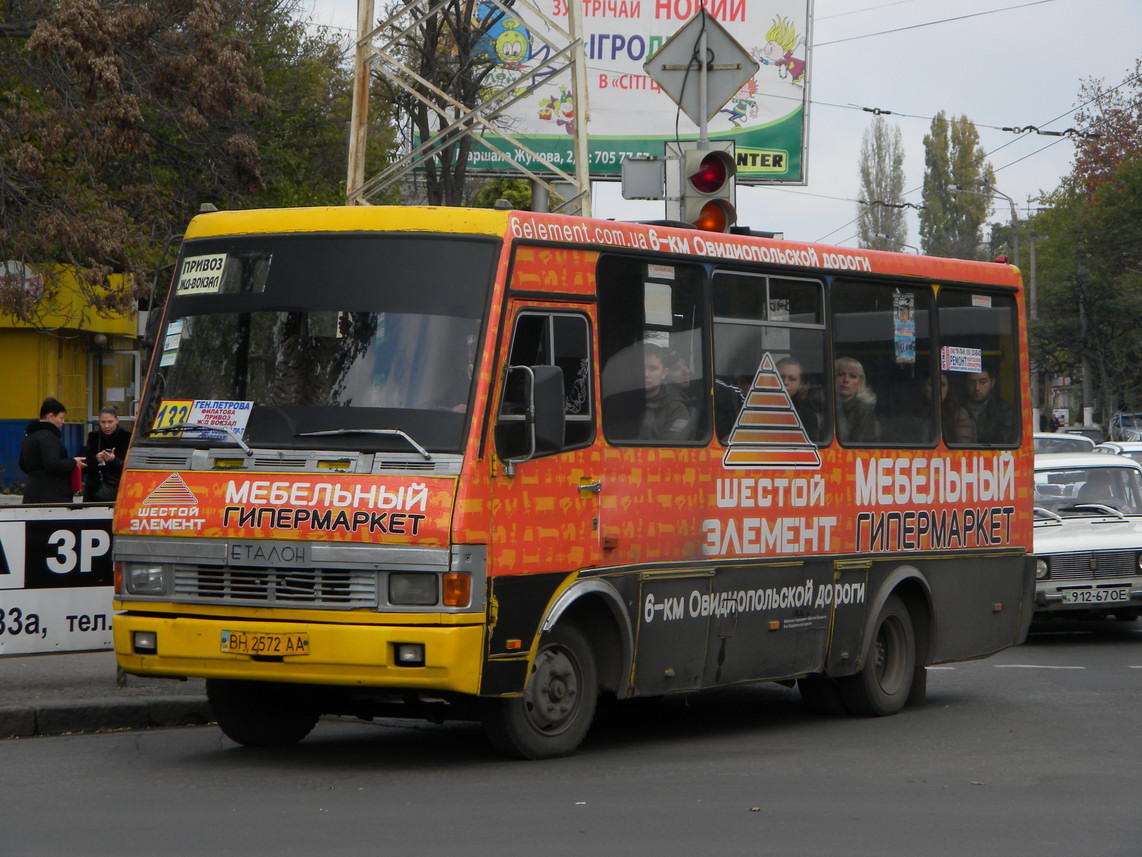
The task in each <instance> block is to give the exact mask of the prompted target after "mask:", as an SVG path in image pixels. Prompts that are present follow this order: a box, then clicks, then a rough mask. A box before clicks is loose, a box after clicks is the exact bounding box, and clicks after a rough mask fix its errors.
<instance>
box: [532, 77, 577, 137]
mask: <svg viewBox="0 0 1142 857" xmlns="http://www.w3.org/2000/svg"><path fill="white" fill-rule="evenodd" d="M539 118H540V119H542V120H543V121H545V122H550V121H552V120H553V119H554V120H555V124H556V125H559V126H560V127H561V128H563V129H564V130H566V131H567V133H568V134H574V133H575V101H574V99H573V98H572V97H571V92H570V91H569V90H568V89H567V87H566V86H561V87H559V95H558V96H555V95H549V96H546V97H544V98H543V99H542V100H541V101H540V102H539Z"/></svg>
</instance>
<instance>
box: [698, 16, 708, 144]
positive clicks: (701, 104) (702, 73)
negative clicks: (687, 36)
mask: <svg viewBox="0 0 1142 857" xmlns="http://www.w3.org/2000/svg"><path fill="white" fill-rule="evenodd" d="M701 14H703V15H705V14H706V10H705V9H703V10H702V12H701ZM708 50H709V48H708V47H707V44H706V28H705V27H703V28H702V32H701V34H700V35H699V36H698V115H699V118H700V119H701V121H700V122H699V123H698V146H697V148H699V149H708V148H710V139H709V130H708V128H709V120H708V119H707V118H706V113H707V110H708V107H707V104H706V102H707V99H708V97H709V88H708V87H709V82H708V76H709V66H710V58H709V56H708V55H707V53H706V52H707V51H708Z"/></svg>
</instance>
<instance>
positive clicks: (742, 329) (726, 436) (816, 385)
mask: <svg viewBox="0 0 1142 857" xmlns="http://www.w3.org/2000/svg"><path fill="white" fill-rule="evenodd" d="M711 293H712V297H713V306H714V373H715V375H714V377H715V379H716V383H717V389H716V390H715V395H714V401H715V418H716V420H717V432H718V440H720V441H721V442H722V443H723V444H726V443H731V442H733V440H732V438H733V430H734V426H735V424H736V422H737V419H738V413H739V411H740V410H741V409H742V407H743V406H744V405H745V403H746V402H747V401H748V400H749V398H750V393H751V391H752V390H753V389H754V387H755V384H760V385H761V389H764V388H765V386H766V384H767V383H769V381H767V380H766V379H765V378H764V377H759V373H761V375H764V374H766V373H772V372H776V373H777V375H778V377H779V378H780V380H781V383H782V384H783V385H784V387H785V392H786V394H787V395H788V396H789V400H790V404H791V405H792V407H793V410H794V411H795V412H796V415H797V419H798V421H799V422H800V424H801V427H802V428H803V429H804V431H805V436H806V437H807V438H808V439H809V440H810V441H812V442H813V443H814V444H816V445H817V446H824V445H825V444H827V443H828V442H829V440H830V439H831V437H832V420H831V417H830V416H829V415H830V409H829V401H828V400H829V397H828V391H829V389H830V385H831V378H832V372H831V370H829V371H826V367H825V360H826V353H827V352H826V349H825V324H824V321H825V316H824V292H823V289H822V285H821V283H820V282H819V281H817V280H809V279H794V278H792V277H772V276H766V275H764V274H756V273H748V272H745V271H729V270H719V271H716V272H715V273H714V278H713V283H712V289H711ZM767 355H768V358H769V360H770V361H771V362H772V365H773V368H767V367H768V366H769V365H770V364H768V363H766V362H765V358H766V356H767ZM770 380H772V379H770Z"/></svg>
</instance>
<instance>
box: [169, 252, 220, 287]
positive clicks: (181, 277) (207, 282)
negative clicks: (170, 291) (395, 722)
mask: <svg viewBox="0 0 1142 857" xmlns="http://www.w3.org/2000/svg"><path fill="white" fill-rule="evenodd" d="M225 267H226V254H225V253H212V254H210V255H209V256H188V257H187V258H185V259H183V260H182V267H180V268H179V269H178V282H177V283H176V284H175V292H176V293H177V294H180V295H210V294H214V293H215V292H217V291H218V290H219V289H220V288H221V287H222V269H223V268H225Z"/></svg>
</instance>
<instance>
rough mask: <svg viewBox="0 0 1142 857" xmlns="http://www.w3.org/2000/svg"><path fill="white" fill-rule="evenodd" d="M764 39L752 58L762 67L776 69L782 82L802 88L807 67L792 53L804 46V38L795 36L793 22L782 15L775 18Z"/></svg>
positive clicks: (795, 31) (803, 61) (753, 52)
mask: <svg viewBox="0 0 1142 857" xmlns="http://www.w3.org/2000/svg"><path fill="white" fill-rule="evenodd" d="M765 39H766V42H765V45H763V46H762V47H761V48H757V49H755V50H754V51H752V55H753V58H754V59H755V60H757V61H758V62H759V63H761V64H762V65H772V66H774V67H776V68H777V72H778V74H779V75H780V76H781V79H782V80H789V81H790V82H792V83H795V84H798V85H800V86H804V85H805V72H806V70H807V69H808V66H807V65H806V63H805V60H803V59H798V58H797V57H795V56H793V52H794V51H796V50H797V49H798V48H799V47H803V46H804V44H805V38H804V37H803V36H798V35H797V29H796V27H795V26H794V25H793V22H792V21H790V20H789V19H788V18H786V17H784V16H782V15H779V16H777V17H776V18H774V19H773V26H772V27H770V28H769V32H767V33H766V34H765Z"/></svg>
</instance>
